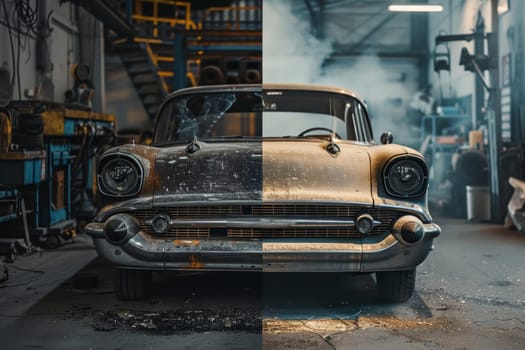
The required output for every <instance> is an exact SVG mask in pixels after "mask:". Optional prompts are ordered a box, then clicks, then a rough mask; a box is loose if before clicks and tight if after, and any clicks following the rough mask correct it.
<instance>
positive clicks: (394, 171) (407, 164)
mask: <svg viewBox="0 0 525 350" xmlns="http://www.w3.org/2000/svg"><path fill="white" fill-rule="evenodd" d="M384 177H385V189H386V191H387V193H388V194H389V195H391V196H395V197H418V196H420V195H422V194H423V193H424V192H425V190H426V188H427V181H428V173H427V167H426V165H425V163H424V162H423V161H422V160H420V159H418V158H398V159H394V160H393V161H392V162H391V163H390V164H389V165H388V166H387V167H386V169H385V173H384Z"/></svg>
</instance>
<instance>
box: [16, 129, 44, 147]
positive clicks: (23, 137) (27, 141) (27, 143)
mask: <svg viewBox="0 0 525 350" xmlns="http://www.w3.org/2000/svg"><path fill="white" fill-rule="evenodd" d="M11 135H12V136H11V143H13V144H16V145H18V147H19V148H20V149H42V148H43V147H44V137H43V136H42V134H39V135H31V134H28V133H25V132H23V131H19V130H18V129H13V132H12V134H11Z"/></svg>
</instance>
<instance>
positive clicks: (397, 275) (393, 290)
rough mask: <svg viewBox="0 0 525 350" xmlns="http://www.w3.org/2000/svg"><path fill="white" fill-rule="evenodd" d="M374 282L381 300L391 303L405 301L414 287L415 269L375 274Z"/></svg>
mask: <svg viewBox="0 0 525 350" xmlns="http://www.w3.org/2000/svg"><path fill="white" fill-rule="evenodd" d="M376 280H377V287H378V289H379V294H380V295H381V297H382V298H383V299H385V300H388V301H393V302H403V301H407V300H408V299H410V297H411V296H412V293H414V288H415V286H416V269H413V270H406V271H385V272H377V273H376Z"/></svg>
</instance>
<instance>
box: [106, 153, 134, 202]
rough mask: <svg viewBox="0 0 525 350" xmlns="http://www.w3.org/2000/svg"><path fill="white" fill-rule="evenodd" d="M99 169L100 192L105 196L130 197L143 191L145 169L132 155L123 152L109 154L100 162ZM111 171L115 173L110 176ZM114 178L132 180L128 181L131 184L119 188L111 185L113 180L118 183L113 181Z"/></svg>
mask: <svg viewBox="0 0 525 350" xmlns="http://www.w3.org/2000/svg"><path fill="white" fill-rule="evenodd" d="M97 169H98V170H97V183H98V190H99V191H100V193H102V194H103V195H105V196H112V197H130V196H134V195H136V194H137V193H139V192H140V191H141V190H142V185H143V182H144V169H143V167H142V164H141V163H140V161H139V160H138V159H137V158H136V157H134V156H133V155H131V154H128V153H121V152H116V153H110V154H107V155H105V156H103V157H102V159H101V160H100V161H99V163H98V167H97ZM117 169H118V170H117ZM111 171H113V172H114V174H113V175H111V174H110V172H111ZM115 172H116V174H115ZM112 176H113V177H122V176H126V177H131V178H128V179H127V180H126V181H128V182H129V184H125V185H123V188H119V186H118V184H117V185H115V184H111V183H110V182H111V181H112V180H113V181H115V182H117V180H115V179H111V177H112Z"/></svg>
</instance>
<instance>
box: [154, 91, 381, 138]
mask: <svg viewBox="0 0 525 350" xmlns="http://www.w3.org/2000/svg"><path fill="white" fill-rule="evenodd" d="M331 135H333V136H335V137H337V138H338V139H343V140H352V141H362V142H370V141H372V135H371V131H370V125H369V123H368V117H367V115H366V112H365V110H364V107H363V106H362V105H361V104H360V103H359V102H358V101H357V100H355V99H353V98H351V97H349V96H346V95H340V94H334V93H326V92H317V91H302V90H261V91H249V92H246V91H231V92H213V93H209V92H208V93H196V94H192V95H182V96H179V97H175V98H173V99H171V100H169V101H168V102H167V103H165V104H164V106H163V108H162V110H161V112H160V115H159V119H158V121H157V127H156V132H155V138H154V143H155V144H156V145H162V144H172V143H177V142H188V141H190V140H192V139H193V138H194V137H197V138H198V139H200V140H206V139H208V140H213V139H224V138H260V137H330V136H331Z"/></svg>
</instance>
